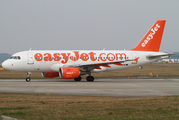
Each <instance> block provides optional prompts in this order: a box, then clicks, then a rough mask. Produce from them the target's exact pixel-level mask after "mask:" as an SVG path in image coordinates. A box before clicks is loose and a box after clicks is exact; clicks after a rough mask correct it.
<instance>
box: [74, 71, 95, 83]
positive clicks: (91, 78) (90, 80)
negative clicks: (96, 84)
mask: <svg viewBox="0 0 179 120" xmlns="http://www.w3.org/2000/svg"><path fill="white" fill-rule="evenodd" d="M87 74H88V75H89V76H87V77H86V80H87V81H88V82H93V81H94V77H93V76H91V72H90V71H89V72H87ZM74 80H75V81H81V76H79V77H77V78H75V79H74Z"/></svg>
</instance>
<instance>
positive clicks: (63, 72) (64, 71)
mask: <svg viewBox="0 0 179 120" xmlns="http://www.w3.org/2000/svg"><path fill="white" fill-rule="evenodd" d="M59 74H60V78H62V79H73V78H77V77H79V75H80V70H79V68H77V67H61V68H60V72H59Z"/></svg>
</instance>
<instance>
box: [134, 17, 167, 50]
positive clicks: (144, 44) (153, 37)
mask: <svg viewBox="0 0 179 120" xmlns="http://www.w3.org/2000/svg"><path fill="white" fill-rule="evenodd" d="M165 22H166V20H157V21H156V23H155V24H154V25H153V26H152V27H151V29H150V30H149V31H148V33H147V34H146V35H145V36H144V38H143V39H142V40H141V41H140V43H139V44H138V45H137V46H136V47H135V48H133V49H131V51H153V52H159V49H160V44H161V40H162V35H163V31H164V27H165Z"/></svg>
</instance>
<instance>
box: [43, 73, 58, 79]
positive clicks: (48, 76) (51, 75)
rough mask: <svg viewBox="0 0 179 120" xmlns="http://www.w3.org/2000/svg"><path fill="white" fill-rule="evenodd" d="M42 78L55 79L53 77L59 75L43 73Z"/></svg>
mask: <svg viewBox="0 0 179 120" xmlns="http://www.w3.org/2000/svg"><path fill="white" fill-rule="evenodd" d="M42 76H43V77H45V78H53V77H58V76H59V73H58V72H43V73H42Z"/></svg>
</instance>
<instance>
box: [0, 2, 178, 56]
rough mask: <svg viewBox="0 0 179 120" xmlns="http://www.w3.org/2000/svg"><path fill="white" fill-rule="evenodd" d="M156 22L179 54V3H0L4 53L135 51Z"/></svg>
mask: <svg viewBox="0 0 179 120" xmlns="http://www.w3.org/2000/svg"><path fill="white" fill-rule="evenodd" d="M157 20H166V25H165V30H164V34H163V40H162V44H161V48H160V51H162V52H175V51H179V38H178V36H179V0H63V1H62V0H0V53H10V54H12V53H15V52H19V51H24V50H29V49H30V48H32V49H33V50H67V49H69V50H102V49H103V48H105V49H106V50H123V49H132V48H134V47H135V46H136V45H137V44H138V43H139V42H140V40H141V39H142V38H143V36H144V35H145V34H146V33H147V31H148V30H149V29H150V28H151V26H152V25H153V24H154V23H155V22H156V21H157Z"/></svg>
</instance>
